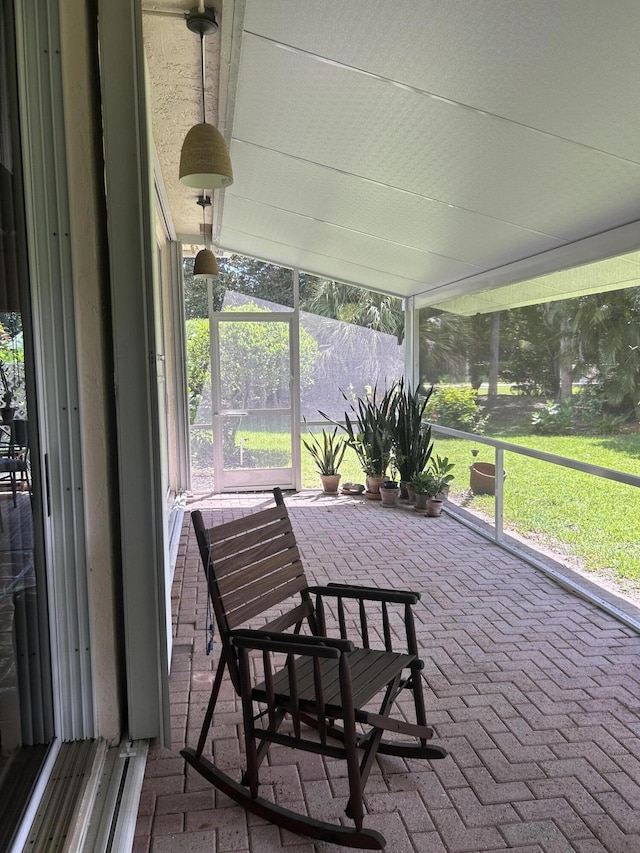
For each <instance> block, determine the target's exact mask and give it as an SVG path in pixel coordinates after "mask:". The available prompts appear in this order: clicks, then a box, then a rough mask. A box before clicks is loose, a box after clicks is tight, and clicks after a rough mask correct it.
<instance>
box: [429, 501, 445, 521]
mask: <svg viewBox="0 0 640 853" xmlns="http://www.w3.org/2000/svg"><path fill="white" fill-rule="evenodd" d="M442 503H443V502H442V501H441V500H440V499H439V498H429V500H428V501H427V515H429V516H431V518H437V517H438V516H439V515H440V513H441V512H442Z"/></svg>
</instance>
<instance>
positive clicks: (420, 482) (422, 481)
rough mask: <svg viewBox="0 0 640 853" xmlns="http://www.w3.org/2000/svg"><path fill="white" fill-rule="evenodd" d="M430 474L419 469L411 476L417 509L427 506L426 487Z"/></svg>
mask: <svg viewBox="0 0 640 853" xmlns="http://www.w3.org/2000/svg"><path fill="white" fill-rule="evenodd" d="M430 476H431V475H430V474H429V473H428V471H420V473H418V474H414V475H413V477H412V478H411V485H412V487H413V491H414V492H415V495H416V509H417V510H423V509H426V508H427V499H428V494H427V489H428V487H429V482H430Z"/></svg>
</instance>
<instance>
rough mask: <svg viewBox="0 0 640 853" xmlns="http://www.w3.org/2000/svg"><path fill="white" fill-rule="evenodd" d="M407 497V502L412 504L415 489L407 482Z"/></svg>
mask: <svg viewBox="0 0 640 853" xmlns="http://www.w3.org/2000/svg"><path fill="white" fill-rule="evenodd" d="M407 499H408V501H409V503H412V504H414V503H415V502H416V490H415V489H414V488H413V486H412V485H411V483H407Z"/></svg>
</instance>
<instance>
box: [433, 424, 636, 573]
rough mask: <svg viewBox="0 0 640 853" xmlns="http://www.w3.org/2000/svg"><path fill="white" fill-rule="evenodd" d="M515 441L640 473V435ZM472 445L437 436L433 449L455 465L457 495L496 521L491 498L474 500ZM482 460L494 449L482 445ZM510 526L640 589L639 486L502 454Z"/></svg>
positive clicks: (454, 493)
mask: <svg viewBox="0 0 640 853" xmlns="http://www.w3.org/2000/svg"><path fill="white" fill-rule="evenodd" d="M508 440H509V441H510V442H512V443H513V444H520V445H523V446H526V447H532V448H536V449H538V450H545V451H547V452H548V453H554V454H556V455H558V456H566V457H568V458H572V459H579V460H581V461H584V462H591V463H593V464H595V465H600V466H602V467H605V468H612V469H614V470H618V471H626V472H627V473H631V474H636V475H640V447H639V444H640V443H639V441H638V437H637V436H614V437H611V438H609V437H594V436H590V437H575V436H558V437H556V436H532V435H512V434H511V435H509V438H508ZM472 446H473V443H472V442H469V441H462V440H458V439H446V438H436V441H435V449H436V452H437V453H440V455H443V454H444V455H447V456H449V457H450V459H451V460H452V461H454V462H455V463H456V469H455V473H456V475H457V476H456V479H455V480H454V482H453V483H452V498H453V499H454V500H455V501H456V502H459V503H461V504H462V505H463V506H467V507H469V508H470V509H476V510H478V511H480V512H482V513H484V514H486V515H489V516H491V517H492V516H493V506H494V504H493V497H491V496H484V495H482V496H481V495H478V496H473V497H472V496H470V495H469V475H468V468H469V466H470V464H471V462H472V461H473V457H472V456H471V453H470V450H471V448H472ZM477 447H478V448H479V453H478V456H477V459H478V461H484V462H493V461H494V452H493V448H489V447H486V446H482V445H477ZM504 468H505V471H506V472H507V478H506V480H505V487H504V522H505V529H507V530H508V529H511V530H514V531H517V532H518V533H520V534H521V535H523V536H525V537H526V538H527V539H530V540H531V541H532V542H534V543H536V544H538V545H539V546H541V547H543V548H548V549H550V550H552V551H554V552H555V553H559V554H561V555H563V556H565V557H568V558H573V559H574V560H576V561H577V562H578V564H580V565H582V567H583V568H585V569H588V570H591V571H598V572H601V573H603V574H605V575H609V576H611V577H615V578H617V579H618V580H620V581H624V582H625V583H626V585H627V586H629V587H633V588H634V589H636V590H640V489H638V488H636V487H633V486H626V485H624V484H623V483H613V482H609V481H605V480H602V479H601V478H598V477H592V476H590V475H588V474H583V473H581V472H579V471H572V470H570V469H568V468H560V467H558V466H556V465H549V464H547V463H545V462H540V461H538V460H536V459H529V458H528V457H526V456H521V455H520V454H517V453H510V452H505V454H504Z"/></svg>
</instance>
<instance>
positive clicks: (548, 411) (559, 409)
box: [531, 400, 573, 435]
mask: <svg viewBox="0 0 640 853" xmlns="http://www.w3.org/2000/svg"><path fill="white" fill-rule="evenodd" d="M531 426H532V427H533V431H534V432H535V433H537V434H538V435H565V434H566V433H569V432H572V430H573V406H572V405H571V400H563V401H562V402H561V403H554V402H548V403H547V404H546V405H545V406H543V407H542V408H541V409H539V410H538V411H537V412H536V413H535V414H534V416H533V417H532V418H531Z"/></svg>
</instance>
